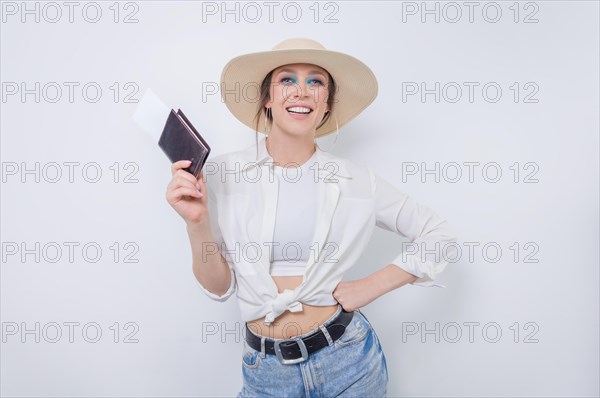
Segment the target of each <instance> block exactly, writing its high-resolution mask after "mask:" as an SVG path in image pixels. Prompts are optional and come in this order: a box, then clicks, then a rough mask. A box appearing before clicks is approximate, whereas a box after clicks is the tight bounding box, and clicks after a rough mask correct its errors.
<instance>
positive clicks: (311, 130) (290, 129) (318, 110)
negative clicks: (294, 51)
mask: <svg viewBox="0 0 600 398" xmlns="http://www.w3.org/2000/svg"><path fill="white" fill-rule="evenodd" d="M328 85H329V77H328V74H327V71H326V70H325V69H323V68H321V67H319V66H316V65H311V64H290V65H283V66H280V67H279V68H277V69H275V70H274V71H273V75H272V77H271V87H270V96H271V97H270V98H271V99H270V101H269V102H267V104H266V105H265V106H266V107H267V108H271V114H272V115H273V126H272V128H271V130H273V129H276V130H279V131H282V132H285V133H288V134H293V135H309V136H310V137H311V139H312V137H314V134H315V131H316V129H317V126H318V125H319V123H321V120H323V116H324V115H325V112H327V111H328V110H329V107H328V105H327V98H328V93H329V92H328ZM307 111H308V113H307Z"/></svg>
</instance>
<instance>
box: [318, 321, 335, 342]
mask: <svg viewBox="0 0 600 398" xmlns="http://www.w3.org/2000/svg"><path fill="white" fill-rule="evenodd" d="M319 329H321V332H323V334H324V335H325V338H326V339H327V343H328V344H329V345H330V346H332V345H333V339H332V338H331V336H330V335H329V331H328V330H327V328H326V327H324V326H323V325H319Z"/></svg>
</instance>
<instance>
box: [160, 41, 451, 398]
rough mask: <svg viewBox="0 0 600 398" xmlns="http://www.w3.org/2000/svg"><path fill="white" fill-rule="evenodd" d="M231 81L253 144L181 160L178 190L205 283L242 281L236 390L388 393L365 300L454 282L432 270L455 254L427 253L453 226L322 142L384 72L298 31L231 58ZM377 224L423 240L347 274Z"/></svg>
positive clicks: (172, 197) (176, 167) (362, 104)
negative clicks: (383, 262)
mask: <svg viewBox="0 0 600 398" xmlns="http://www.w3.org/2000/svg"><path fill="white" fill-rule="evenodd" d="M221 81H222V87H221V88H222V96H223V99H224V101H225V103H226V105H227V107H228V108H229V110H230V111H231V112H232V113H233V115H234V116H236V117H237V118H238V119H239V120H240V121H241V122H243V123H244V124H246V125H247V126H249V127H252V128H254V129H255V131H256V136H257V143H256V147H255V146H254V145H252V146H250V147H248V148H245V149H243V150H240V151H236V152H231V153H227V154H223V155H219V156H216V157H214V158H213V161H212V162H211V163H210V164H209V163H207V165H206V166H205V168H204V170H203V173H202V174H201V176H200V178H199V179H198V180H196V179H195V178H194V177H193V176H192V175H191V174H190V173H187V172H185V171H184V170H182V169H183V168H185V167H187V166H188V165H189V162H187V161H183V160H182V161H179V162H176V163H174V164H173V166H172V172H173V179H172V180H171V182H170V184H169V187H168V189H167V200H168V201H169V203H170V204H171V205H172V206H173V207H174V209H175V210H176V211H177V212H178V213H179V214H180V215H181V216H182V217H183V218H184V220H185V221H186V224H187V230H188V234H189V238H190V243H191V246H192V254H193V258H194V263H193V270H194V274H195V276H196V278H197V280H198V282H199V286H200V288H201V289H202V291H203V292H204V293H205V294H206V295H207V296H208V297H210V298H211V299H214V300H218V301H224V300H227V299H228V298H229V297H230V296H231V295H232V294H233V293H234V292H237V297H238V299H239V300H238V301H239V304H240V310H241V314H242V318H243V320H244V321H245V322H246V330H245V336H244V339H245V340H244V349H243V356H242V371H243V376H244V385H243V387H242V391H241V392H240V393H239V394H238V396H243V397H245V396H277V397H288V396H307V397H308V396H327V397H329V396H360V397H367V396H368V397H375V396H377V397H383V396H386V394H387V382H388V373H387V364H386V359H385V356H384V354H383V351H382V347H381V343H380V341H379V338H378V336H377V334H376V333H375V331H374V329H373V328H372V326H371V324H370V323H369V321H368V320H367V318H366V317H365V316H364V314H363V313H362V311H360V308H362V307H364V306H365V305H367V304H369V303H370V302H372V301H373V300H375V299H376V298H377V297H379V296H381V295H383V294H385V293H387V292H389V291H391V290H393V289H395V288H398V287H400V286H403V285H405V284H407V283H411V284H416V285H420V286H440V287H444V286H443V285H440V284H437V283H434V279H435V276H436V274H438V273H439V272H441V271H442V270H443V268H444V267H445V266H446V264H447V261H446V260H445V259H444V258H435V259H434V260H432V259H431V258H423V257H422V256H421V255H420V254H421V252H422V251H425V250H428V253H430V257H431V250H432V247H433V246H434V245H439V244H440V243H441V244H443V245H445V244H451V243H453V242H455V238H454V234H453V233H452V231H451V230H450V229H449V227H448V225H447V223H446V222H445V221H444V220H442V219H441V218H439V217H438V216H437V215H436V214H435V213H434V212H433V211H431V210H430V209H429V208H427V207H425V206H422V205H420V204H418V203H416V202H415V201H413V200H412V199H411V198H410V197H409V196H407V195H406V194H404V193H403V192H401V191H399V190H397V189H396V188H395V187H393V186H392V185H391V184H389V183H388V182H387V181H385V180H384V179H382V178H381V177H379V176H377V175H376V174H374V173H373V172H372V171H371V169H370V168H369V167H368V166H366V165H365V164H363V163H357V162H352V161H349V160H348V159H344V158H341V157H337V156H335V155H332V154H329V153H328V152H326V151H323V150H321V149H320V148H319V147H318V145H316V143H315V140H316V138H317V137H321V136H324V135H326V134H330V133H332V132H334V131H335V132H336V134H338V132H339V127H340V126H342V125H344V124H346V123H347V122H349V121H350V120H351V119H353V118H354V117H356V116H357V115H358V114H359V113H360V112H362V110H364V109H365V108H366V107H368V106H369V105H370V103H371V102H372V101H373V100H374V99H375V97H376V95H377V81H376V78H375V76H374V75H373V73H372V71H371V70H370V69H369V68H368V67H367V66H366V65H365V64H363V63H362V62H361V61H359V60H357V59H356V58H354V57H351V56H349V55H347V54H343V53H339V52H335V51H330V50H326V49H325V48H324V47H323V46H322V45H321V44H319V43H318V42H316V41H313V40H309V39H289V40H286V41H284V42H282V43H280V44H278V45H277V46H275V47H274V48H273V50H272V51H266V52H260V53H253V54H246V55H242V56H239V57H236V58H234V59H232V60H231V61H230V62H229V63H228V64H227V65H226V66H225V68H224V70H223V74H222V77H221ZM252 88H254V89H255V90H256V92H257V93H258V94H257V95H256V96H252V95H251V93H252V90H251V89H252ZM259 130H261V132H263V133H265V134H266V135H267V138H265V139H264V140H262V141H261V143H260V144H259V143H258V131H259ZM336 138H337V136H336ZM254 152H255V154H254ZM290 170H292V173H288V172H289V171H290ZM375 225H377V226H379V227H381V228H385V229H387V230H390V231H393V232H396V233H398V234H401V235H403V236H406V237H408V238H410V239H411V241H412V242H413V243H415V244H416V246H417V248H416V251H415V252H414V253H412V254H411V255H406V254H405V253H401V254H400V255H398V257H396V258H395V259H394V260H393V261H392V263H390V264H389V265H388V266H387V267H385V268H382V269H381V270H379V271H377V272H375V273H373V274H371V275H369V276H367V277H365V278H362V279H360V280H356V281H348V282H341V279H342V277H343V275H344V273H345V272H346V271H347V270H348V269H349V268H351V267H352V266H354V265H355V263H356V262H357V260H358V259H359V257H360V255H361V254H362V251H363V250H364V248H365V246H366V245H367V244H368V242H369V240H370V237H371V234H372V232H373V229H374V226H375ZM290 246H291V247H293V248H294V249H296V250H295V251H292V253H293V254H291V255H290V251H289V250H287V249H289V247H290ZM447 252H448V251H446V253H447Z"/></svg>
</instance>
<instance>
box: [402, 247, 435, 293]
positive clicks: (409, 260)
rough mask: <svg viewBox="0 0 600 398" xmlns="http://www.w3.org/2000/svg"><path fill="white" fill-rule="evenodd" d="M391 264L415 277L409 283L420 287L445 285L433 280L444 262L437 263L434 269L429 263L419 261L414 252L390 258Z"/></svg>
mask: <svg viewBox="0 0 600 398" xmlns="http://www.w3.org/2000/svg"><path fill="white" fill-rule="evenodd" d="M392 264H394V265H395V266H397V267H398V268H401V269H403V270H404V271H406V272H408V273H409V274H412V275H414V276H416V277H417V279H416V280H415V281H413V282H411V283H410V284H411V285H415V286H421V287H441V288H445V287H446V285H442V284H441V283H437V282H435V279H436V275H437V274H439V273H440V272H442V271H443V270H444V268H445V267H446V264H439V263H438V264H437V266H438V268H437V270H436V269H435V268H434V267H433V266H432V265H431V264H430V263H427V262H422V261H420V260H419V258H418V256H416V255H414V254H411V255H405V254H404V253H402V254H400V255H399V256H398V257H396V258H395V259H394V260H392Z"/></svg>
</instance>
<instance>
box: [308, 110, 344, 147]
mask: <svg viewBox="0 0 600 398" xmlns="http://www.w3.org/2000/svg"><path fill="white" fill-rule="evenodd" d="M333 117H334V118H335V140H334V141H333V144H331V146H330V147H329V148H328V149H327V150H326V151H325V150H323V149H321V147H320V146H319V144H317V136H316V132H315V138H314V139H313V141H314V143H315V145H316V146H317V147H318V148H319V149H320V150H322V151H324V152H329V149H331V148H333V146H334V145H335V143H336V142H337V139H338V136H339V134H340V129H339V127H338V120H337V117H335V115H334V114H333Z"/></svg>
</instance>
